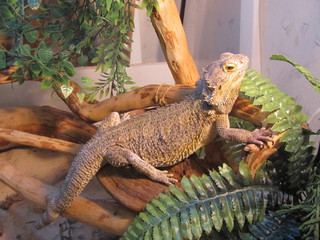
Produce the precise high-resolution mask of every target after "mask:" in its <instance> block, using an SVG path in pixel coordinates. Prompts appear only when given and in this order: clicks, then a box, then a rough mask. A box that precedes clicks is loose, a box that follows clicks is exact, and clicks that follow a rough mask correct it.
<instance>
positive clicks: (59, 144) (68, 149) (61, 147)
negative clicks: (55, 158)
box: [0, 127, 82, 155]
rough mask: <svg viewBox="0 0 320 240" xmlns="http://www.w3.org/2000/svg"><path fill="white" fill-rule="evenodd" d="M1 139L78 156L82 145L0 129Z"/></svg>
mask: <svg viewBox="0 0 320 240" xmlns="http://www.w3.org/2000/svg"><path fill="white" fill-rule="evenodd" d="M0 139H2V140H6V141H8V142H12V143H18V144H22V145H26V146H31V147H37V148H42V149H47V150H52V151H58V152H65V153H70V154H73V155H75V154H77V152H78V151H79V149H80V147H81V146H82V144H77V143H72V142H68V141H64V140H60V139H56V138H49V137H44V136H39V135H35V134H31V133H26V132H21V131H17V130H12V129H6V128H1V127H0Z"/></svg>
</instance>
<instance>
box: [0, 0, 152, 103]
mask: <svg viewBox="0 0 320 240" xmlns="http://www.w3.org/2000/svg"><path fill="white" fill-rule="evenodd" d="M142 5H143V6H142V7H147V8H148V13H151V12H150V11H151V10H150V9H152V8H153V6H157V1H156V0H152V1H151V0H149V1H146V0H144V1H143V2H142ZM134 7H135V8H138V7H139V6H138V5H136V4H133V3H132V1H129V0H124V1H122V0H106V1H105V0H96V1H94V3H93V2H92V1H89V0H84V1H57V2H55V3H54V4H52V3H51V2H49V3H47V2H43V3H41V1H40V0H29V1H28V4H27V5H24V1H20V0H4V1H1V2H0V14H1V16H2V18H1V19H0V29H1V33H0V34H1V35H2V36H5V37H11V38H12V39H13V46H12V47H11V48H6V47H5V46H2V45H0V69H2V68H5V67H7V66H11V65H15V66H18V67H19V69H18V70H17V71H16V72H15V74H14V77H16V78H18V79H20V84H22V83H23V81H24V79H34V80H42V84H41V88H43V89H45V88H50V87H55V88H57V87H58V88H60V89H61V91H62V93H63V95H64V96H65V97H66V98H67V97H68V96H69V94H70V93H71V92H72V91H73V88H72V87H71V86H70V81H71V80H70V77H71V76H74V75H75V74H76V70H75V68H74V64H78V65H87V64H90V63H91V64H97V69H96V70H100V71H101V72H102V78H101V79H99V81H98V82H96V83H95V84H94V86H90V87H89V86H87V87H86V88H85V90H89V91H90V94H89V95H88V99H87V100H88V101H91V100H93V99H94V98H95V97H96V95H97V94H99V96H100V97H102V96H103V95H109V94H110V95H114V94H119V93H123V92H125V91H126V90H127V87H126V86H127V85H131V84H133V83H134V82H133V81H132V80H131V78H130V77H129V76H128V75H127V73H126V68H127V67H128V66H129V57H128V53H129V52H130V51H131V47H130V42H132V39H131V33H132V31H133V27H134V23H133V17H132V12H131V11H130V9H132V8H134ZM78 96H79V97H80V98H81V100H83V94H79V95H78Z"/></svg>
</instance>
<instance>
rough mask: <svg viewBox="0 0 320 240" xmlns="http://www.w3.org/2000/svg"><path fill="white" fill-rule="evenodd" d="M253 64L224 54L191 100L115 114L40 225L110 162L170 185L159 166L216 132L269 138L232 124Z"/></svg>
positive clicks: (252, 139)
mask: <svg viewBox="0 0 320 240" xmlns="http://www.w3.org/2000/svg"><path fill="white" fill-rule="evenodd" d="M248 63H249V59H248V57H247V56H244V55H241V54H232V53H224V54H222V55H221V56H220V59H219V60H217V61H214V62H213V63H212V64H210V65H208V66H207V67H206V68H205V69H204V73H203V76H202V77H201V78H200V80H199V81H198V82H197V84H196V88H195V90H194V91H193V94H192V95H191V96H190V97H188V98H187V99H186V100H184V101H181V102H179V103H175V104H171V105H168V106H165V107H162V108H158V109H157V110H153V111H149V112H147V113H145V114H142V115H139V116H137V117H135V118H132V119H129V120H125V121H121V120H120V117H119V114H117V113H112V114H111V115H110V116H109V117H108V118H106V119H105V120H104V121H103V122H102V124H101V126H100V127H99V129H98V132H97V134H96V135H95V136H93V137H92V138H91V139H90V140H89V141H88V142H87V143H86V144H85V145H84V146H83V147H82V148H81V150H80V151H79V153H78V154H77V156H76V157H75V159H74V161H73V163H72V165H71V168H70V170H69V173H68V175H67V177H66V179H65V181H64V183H63V185H62V187H61V190H60V193H59V195H58V196H55V197H53V198H52V199H50V200H49V202H48V208H47V211H46V212H45V213H44V215H43V216H42V218H41V219H40V220H39V221H38V222H37V223H36V227H37V228H41V227H43V226H45V225H47V224H49V223H50V222H51V221H53V220H54V219H56V218H57V217H58V216H59V215H60V213H61V212H63V211H64V210H65V209H66V208H67V207H68V206H69V205H70V204H71V203H72V201H73V200H74V199H75V198H76V197H78V196H79V194H80V193H81V192H82V190H83V189H84V187H85V186H86V185H87V184H88V182H89V181H90V179H91V178H93V177H94V175H95V174H96V173H97V171H98V170H99V169H100V168H101V167H102V166H104V165H105V164H107V163H109V164H111V165H112V166H116V167H121V166H127V165H131V166H132V167H133V168H134V169H135V170H137V171H138V172H140V173H142V174H145V175H146V176H148V177H149V178H150V179H152V180H154V181H157V182H160V183H164V184H167V185H171V184H174V183H176V182H177V180H176V179H174V178H173V176H172V174H169V173H168V172H167V171H161V170H158V169H156V167H166V166H171V165H174V164H176V163H178V162H180V161H182V160H183V159H184V158H186V157H188V156H189V155H191V154H192V153H194V152H195V151H196V150H197V149H199V148H200V147H202V146H205V145H207V144H208V143H210V142H211V141H212V140H213V139H214V138H215V137H216V135H217V134H219V135H220V136H221V137H223V138H224V139H226V140H231V141H238V142H244V143H254V144H257V145H262V144H263V143H264V142H265V141H270V140H271V138H270V137H269V136H270V135H271V133H270V131H269V130H266V129H264V128H262V129H256V130H254V131H253V132H249V131H247V130H243V129H234V128H230V124H229V119H228V114H229V112H230V111H231V109H232V106H233V104H234V102H235V100H236V98H237V96H238V92H239V88H240V84H241V80H242V78H243V76H244V74H245V72H246V70H247V68H248Z"/></svg>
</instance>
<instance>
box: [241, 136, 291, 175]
mask: <svg viewBox="0 0 320 240" xmlns="http://www.w3.org/2000/svg"><path fill="white" fill-rule="evenodd" d="M284 133H285V132H283V133H280V134H277V135H274V136H272V140H273V142H268V143H267V144H266V145H264V146H263V148H261V149H260V148H259V147H258V146H257V145H255V144H248V145H247V146H246V147H245V148H244V150H245V151H247V152H249V154H248V155H247V156H246V158H245V160H244V161H245V163H246V164H247V165H248V166H249V168H250V171H251V174H252V176H254V175H255V174H256V172H257V170H258V168H259V167H260V166H261V165H262V164H263V163H264V162H265V161H266V160H267V159H268V157H270V156H271V155H272V154H273V153H275V152H276V151H277V150H278V149H279V148H280V147H281V146H282V144H283V143H282V142H280V138H281V137H282V136H283V134H284Z"/></svg>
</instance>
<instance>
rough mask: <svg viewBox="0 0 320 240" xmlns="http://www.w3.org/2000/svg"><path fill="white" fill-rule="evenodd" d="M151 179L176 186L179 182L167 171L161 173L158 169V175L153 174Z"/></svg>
mask: <svg viewBox="0 0 320 240" xmlns="http://www.w3.org/2000/svg"><path fill="white" fill-rule="evenodd" d="M150 178H151V179H152V180H154V181H157V182H160V183H164V184H166V185H174V184H175V183H177V182H178V180H177V179H175V178H174V177H173V174H171V173H168V171H166V170H163V171H161V170H158V169H157V172H156V174H153V175H152V176H150Z"/></svg>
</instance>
